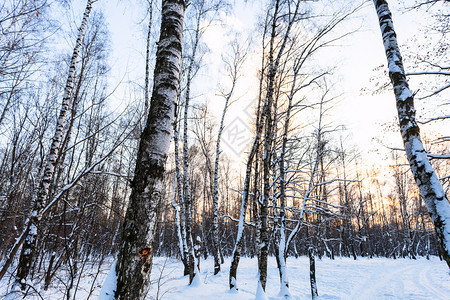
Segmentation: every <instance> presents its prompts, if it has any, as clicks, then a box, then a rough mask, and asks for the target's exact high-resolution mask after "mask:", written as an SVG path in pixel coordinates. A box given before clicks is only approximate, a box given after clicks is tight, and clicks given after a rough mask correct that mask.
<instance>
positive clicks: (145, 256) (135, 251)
mask: <svg viewBox="0 0 450 300" xmlns="http://www.w3.org/2000/svg"><path fill="white" fill-rule="evenodd" d="M185 7H186V3H185V2H184V1H182V0H164V1H163V2H162V11H161V16H162V17H161V32H160V38H159V42H158V48H157V52H156V66H155V71H154V76H153V78H154V85H153V92H152V98H151V103H150V111H149V114H148V118H147V123H146V124H145V128H144V130H143V131H142V133H141V138H140V144H139V150H138V154H137V161H136V168H135V172H134V179H133V182H132V191H131V195H130V200H129V204H128V209H127V213H126V216H125V221H124V225H123V233H122V246H121V249H120V252H119V256H118V260H117V267H116V272H117V290H116V293H115V297H116V299H144V298H145V297H146V295H147V292H148V290H149V288H150V271H151V267H152V260H153V242H154V239H155V236H154V235H155V231H156V222H157V218H158V211H157V208H158V206H159V203H160V201H161V197H162V192H163V191H162V189H163V186H162V184H163V176H164V172H165V161H166V157H167V152H168V148H169V145H170V140H171V135H172V130H173V127H172V126H173V119H174V113H175V111H174V109H175V103H176V100H177V95H178V93H179V85H180V72H181V51H182V37H183V17H184V11H185Z"/></svg>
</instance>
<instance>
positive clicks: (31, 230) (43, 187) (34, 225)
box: [15, 0, 94, 290]
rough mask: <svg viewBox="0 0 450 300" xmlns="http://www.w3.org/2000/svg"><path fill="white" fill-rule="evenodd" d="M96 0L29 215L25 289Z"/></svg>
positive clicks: (19, 280) (22, 264)
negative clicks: (81, 51)
mask: <svg viewBox="0 0 450 300" xmlns="http://www.w3.org/2000/svg"><path fill="white" fill-rule="evenodd" d="M93 2H94V0H88V1H87V4H86V8H85V10H84V15H83V20H82V22H81V26H80V28H79V29H78V37H77V40H76V43H75V47H74V49H73V53H72V58H71V60H70V65H69V75H68V77H67V81H66V87H65V89H64V96H63V100H62V105H61V110H60V112H59V116H58V119H57V122H56V129H55V134H54V136H53V139H52V143H51V146H50V151H49V153H48V156H47V162H46V165H45V169H44V174H43V176H42V179H41V181H40V183H39V188H38V192H37V195H36V196H35V200H34V203H33V208H32V210H31V216H30V217H29V222H26V223H28V224H29V225H28V228H27V231H26V232H27V233H26V238H25V241H24V242H23V246H22V250H21V252H20V257H19V263H18V267H17V274H16V278H15V283H16V284H20V287H21V289H22V290H23V289H25V287H26V284H25V282H26V278H27V277H28V274H29V273H30V269H31V264H32V262H33V257H34V254H35V252H36V243H37V234H38V232H37V231H38V226H39V221H40V217H39V216H40V215H41V214H40V213H41V211H42V209H43V208H44V206H45V201H46V200H47V197H48V194H49V190H50V185H51V183H52V181H53V177H54V173H55V169H56V167H57V162H58V156H59V151H60V147H61V141H62V137H63V131H64V126H65V124H66V117H67V113H68V111H69V107H70V104H71V101H72V92H73V87H74V84H75V68H76V65H77V62H78V57H79V53H80V49H81V46H82V43H83V39H84V35H85V32H86V27H87V22H88V19H89V14H90V12H91V9H92V3H93Z"/></svg>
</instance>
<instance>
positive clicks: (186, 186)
mask: <svg viewBox="0 0 450 300" xmlns="http://www.w3.org/2000/svg"><path fill="white" fill-rule="evenodd" d="M200 16H201V15H200V14H199V15H198V18H197V26H196V30H195V37H194V45H193V46H192V56H191V57H190V61H189V66H188V71H187V79H186V98H185V102H184V119H183V121H184V124H183V194H184V205H185V214H186V224H185V228H186V242H187V248H188V256H187V263H188V267H189V284H190V283H192V280H193V279H194V276H195V270H194V267H195V258H194V242H193V238H192V213H191V211H192V199H191V195H190V192H191V191H190V182H189V146H188V117H189V116H188V112H189V103H190V100H191V83H192V79H193V77H194V74H193V73H194V67H195V58H196V54H197V49H198V43H199V40H200V21H201V17H200Z"/></svg>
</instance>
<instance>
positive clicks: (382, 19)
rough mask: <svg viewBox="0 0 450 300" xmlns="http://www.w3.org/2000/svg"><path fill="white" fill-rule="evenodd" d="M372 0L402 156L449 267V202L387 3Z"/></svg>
mask: <svg viewBox="0 0 450 300" xmlns="http://www.w3.org/2000/svg"><path fill="white" fill-rule="evenodd" d="M373 2H374V5H375V9H376V12H377V14H378V20H379V24H380V29H381V34H382V38H383V44H384V48H385V52H386V58H387V61H388V67H389V77H390V79H391V83H392V86H393V89H394V94H395V99H396V104H397V112H398V119H399V124H400V133H401V135H402V138H403V143H404V146H405V151H406V156H407V158H408V161H409V164H410V167H411V171H412V173H413V175H414V179H415V181H416V183H417V186H418V187H419V190H420V193H421V195H422V197H423V199H424V201H425V204H426V205H427V208H428V212H429V214H430V217H431V219H432V221H433V224H434V226H435V230H436V235H437V237H438V239H439V241H440V244H441V247H442V252H443V253H444V259H445V260H446V262H447V265H448V266H449V267H450V203H449V202H448V199H447V196H446V194H445V191H444V189H443V188H442V184H441V183H440V181H439V178H438V177H437V175H436V172H435V171H434V169H433V167H432V166H431V164H430V161H429V159H428V157H427V153H426V151H425V149H424V147H423V144H422V140H421V138H420V129H419V126H418V125H417V122H416V117H415V113H416V111H415V108H414V94H413V93H412V91H411V90H410V88H409V85H408V81H407V80H406V75H405V70H404V68H403V60H402V56H401V53H400V48H399V46H398V43H397V36H396V33H395V30H394V26H393V21H392V14H391V12H390V10H389V7H388V3H387V1H386V0H374V1H373Z"/></svg>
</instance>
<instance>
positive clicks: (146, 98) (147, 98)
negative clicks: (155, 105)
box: [144, 0, 153, 116]
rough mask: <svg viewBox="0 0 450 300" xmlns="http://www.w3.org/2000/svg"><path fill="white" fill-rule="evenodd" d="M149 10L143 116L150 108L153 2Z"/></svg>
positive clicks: (149, 3)
mask: <svg viewBox="0 0 450 300" xmlns="http://www.w3.org/2000/svg"><path fill="white" fill-rule="evenodd" d="M148 5H149V9H148V13H149V15H150V16H149V20H148V29H147V47H146V53H145V91H144V115H145V116H147V114H148V107H149V106H150V96H149V89H150V38H151V35H152V22H153V0H150V1H149V2H148Z"/></svg>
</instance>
